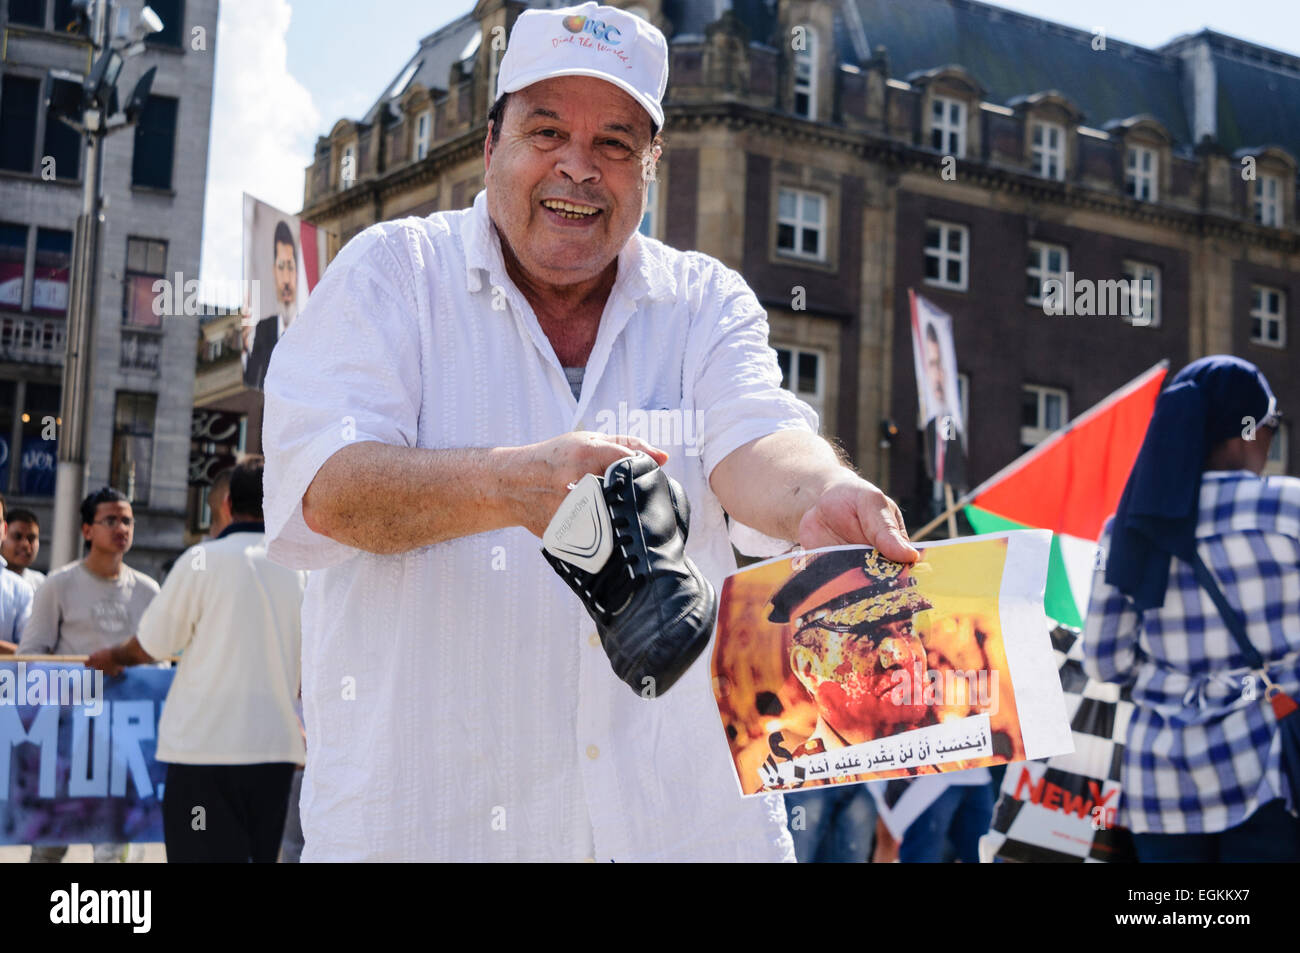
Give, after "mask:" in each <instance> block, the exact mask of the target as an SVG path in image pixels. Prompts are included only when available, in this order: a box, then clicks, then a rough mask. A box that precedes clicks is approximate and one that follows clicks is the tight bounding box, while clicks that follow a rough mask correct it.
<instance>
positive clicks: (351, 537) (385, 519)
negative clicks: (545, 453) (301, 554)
mask: <svg viewBox="0 0 1300 953" xmlns="http://www.w3.org/2000/svg"><path fill="white" fill-rule="evenodd" d="M517 451H518V448H513V447H497V448H484V449H465V450H426V449H421V448H414V447H394V446H390V445H388V444H382V443H375V442H369V441H368V442H365V443H358V444H353V445H352V446H349V447H344V448H343V449H342V450H340V451H339V452H338V453H336V454H334V456H332V457H330V458H329V460H327V461H326V462H325V465H324V466H322V467H321V468H320V471H319V472H318V473H317V474H316V478H315V479H314V480H313V481H312V483H311V486H309V487H308V488H307V492H306V493H305V494H304V495H303V501H302V509H303V519H304V520H305V521H306V523H307V526H308V527H310V528H311V529H312V530H313V531H314V532H317V533H321V534H322V535H324V536H328V537H330V538H331V539H334V540H337V541H339V542H340V543H345V544H346V545H348V546H355V547H356V548H357V549H362V550H365V551H366V552H371V553H381V554H391V553H404V552H407V551H408V550H412V549H417V548H419V547H421V546H429V545H432V544H433V543H440V542H444V541H445V540H449V539H456V538H458V537H460V536H472V535H474V534H475V533H484V532H488V531H490V530H494V529H502V528H504V527H507V526H513V525H516V523H517V519H516V517H515V513H514V506H513V503H514V498H515V492H514V487H515V483H516V481H517V477H516V475H515V474H513V473H512V466H513V464H514V463H515V462H516V461H517Z"/></svg>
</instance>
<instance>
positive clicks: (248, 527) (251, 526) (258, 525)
mask: <svg viewBox="0 0 1300 953" xmlns="http://www.w3.org/2000/svg"><path fill="white" fill-rule="evenodd" d="M265 532H266V524H265V523H263V522H262V521H261V520H240V521H239V522H238V523H231V524H230V525H229V526H227V527H226V528H225V529H223V530H222V531H221V532H220V533H218V534H217V539H225V538H226V537H227V536H229V535H230V534H231V533H265Z"/></svg>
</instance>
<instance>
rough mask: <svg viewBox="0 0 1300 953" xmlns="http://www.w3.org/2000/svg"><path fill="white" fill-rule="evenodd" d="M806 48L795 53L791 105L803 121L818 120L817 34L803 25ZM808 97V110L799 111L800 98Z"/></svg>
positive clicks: (809, 27)
mask: <svg viewBox="0 0 1300 953" xmlns="http://www.w3.org/2000/svg"><path fill="white" fill-rule="evenodd" d="M803 35H804V41H805V48H804V49H802V50H795V51H794V96H793V98H792V99H791V102H790V105H791V108H792V109H793V111H794V114H795V115H796V116H798V117H799V118H801V119H811V120H816V119H817V59H818V58H817V33H816V32H815V31H814V30H813V28H812V26H811V25H810V24H806V23H805V24H803ZM801 94H802V95H805V96H807V97H808V108H807V109H806V110H803V111H801V110H800V109H799V96H800V95H801Z"/></svg>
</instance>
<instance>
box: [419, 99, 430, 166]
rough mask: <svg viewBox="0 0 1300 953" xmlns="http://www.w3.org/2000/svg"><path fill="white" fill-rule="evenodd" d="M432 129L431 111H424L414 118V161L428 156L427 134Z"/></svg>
mask: <svg viewBox="0 0 1300 953" xmlns="http://www.w3.org/2000/svg"><path fill="white" fill-rule="evenodd" d="M432 127H433V110H432V109H426V110H425V111H424V112H422V113H420V114H419V115H418V116H416V117H415V147H414V152H415V161H416V162H419V161H420V160H421V159H423V158H424V157H425V156H427V155H428V154H429V133H430V131H431V129H432Z"/></svg>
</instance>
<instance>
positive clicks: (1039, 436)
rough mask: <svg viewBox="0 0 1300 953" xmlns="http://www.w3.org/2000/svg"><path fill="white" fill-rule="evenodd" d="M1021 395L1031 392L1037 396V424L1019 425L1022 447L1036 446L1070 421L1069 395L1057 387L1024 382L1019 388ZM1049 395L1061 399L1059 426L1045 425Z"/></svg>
mask: <svg viewBox="0 0 1300 953" xmlns="http://www.w3.org/2000/svg"><path fill="white" fill-rule="evenodd" d="M1020 392H1021V395H1022V399H1023V395H1024V394H1025V393H1027V392H1032V393H1034V394H1035V395H1037V397H1038V425H1037V426H1035V427H1026V426H1024V425H1023V424H1022V425H1021V427H1020V445H1021V446H1022V447H1036V446H1038V445H1039V444H1040V443H1042V442H1043V441H1044V440H1046V439H1047V438H1048V437H1050V436H1051V435H1052V434H1054V433H1056V432H1057V431H1058V430H1060V429H1062V428H1064V427H1065V425H1066V424H1068V423H1069V422H1070V395H1069V394H1068V393H1066V392H1065V391H1063V390H1061V389H1060V388H1059V387H1043V386H1040V385H1038V384H1024V385H1022V386H1021V388H1020ZM1049 397H1059V398H1060V401H1061V426H1060V427H1055V428H1051V427H1048V426H1046V420H1047V401H1048V398H1049Z"/></svg>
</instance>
